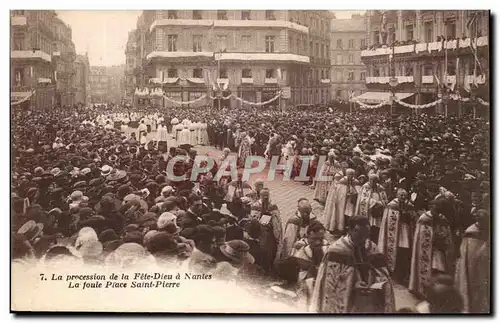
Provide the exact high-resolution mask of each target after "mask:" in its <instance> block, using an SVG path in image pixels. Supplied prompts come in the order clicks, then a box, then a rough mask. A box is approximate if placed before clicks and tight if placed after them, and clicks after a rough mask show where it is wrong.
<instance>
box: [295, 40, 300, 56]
mask: <svg viewBox="0 0 500 323" xmlns="http://www.w3.org/2000/svg"><path fill="white" fill-rule="evenodd" d="M295 49H296V50H297V54H301V53H302V51H301V49H300V39H298V38H297V47H296V48H295Z"/></svg>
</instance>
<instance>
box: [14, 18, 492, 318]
mask: <svg viewBox="0 0 500 323" xmlns="http://www.w3.org/2000/svg"><path fill="white" fill-rule="evenodd" d="M171 11H172V10H169V11H168V12H171ZM268 11H272V10H268ZM153 12H154V11H153ZM159 12H163V11H159ZM172 12H173V11H172ZM186 12H187V11H186ZM242 12H243V11H242ZM266 12H267V11H266ZM399 12H401V10H399ZM143 14H145V13H143ZM169 14H170V13H169ZM373 15H375V16H376V15H377V13H373ZM371 17H373V16H371ZM384 17H386V16H385V15H384ZM474 17H476V18H475V19H479V16H474ZM169 19H170V18H169ZM172 19H177V18H172ZM384 19H386V18H384ZM334 20H335V19H333V20H332V21H334ZM294 23H295V22H294ZM299 26H301V27H303V26H302V25H299ZM211 28H213V26H212V27H211ZM457 28H458V27H457ZM464 28H465V27H464ZM169 37H170V36H169ZM169 39H170V38H169ZM172 39H173V38H172ZM169 44H170V43H169ZM169 46H170V45H169ZM402 46H403V45H402ZM404 46H406V45H404ZM414 48H415V46H414ZM373 50H376V49H373ZM221 55H223V53H222V52H221ZM473 59H474V58H473ZM218 62H219V63H220V60H219V61H218ZM485 70H486V67H484V66H483V72H484V71H485ZM220 72H221V69H220V68H219V70H218V74H220ZM281 73H283V71H281V72H280V74H281ZM170 76H171V77H169V80H168V82H169V83H168V84H166V83H165V84H164V85H163V86H164V88H165V90H164V91H163V90H162V92H161V93H162V94H161V95H162V96H165V98H167V99H168V100H167V99H165V100H159V99H158V96H157V95H155V96H151V98H150V99H148V100H147V101H144V95H143V94H142V93H143V92H141V91H142V90H139V92H140V93H141V94H140V95H136V96H135V97H134V103H133V104H116V103H114V104H113V103H109V104H106V105H105V106H104V105H101V104H88V105H76V104H75V105H71V106H57V105H51V106H50V108H48V109H42V108H38V107H37V105H36V103H37V101H36V100H37V99H36V97H32V98H31V99H30V100H28V101H23V102H21V103H19V104H13V105H11V109H12V114H11V128H12V142H11V148H12V165H11V167H12V169H11V179H12V180H11V238H12V239H11V241H12V242H11V244H12V245H11V247H12V270H13V271H16V270H21V269H22V268H29V267H34V266H38V265H40V264H44V265H53V266H58V265H59V264H62V263H71V264H72V265H75V266H97V267H102V268H105V267H111V266H113V268H115V267H116V268H122V269H134V268H140V266H144V265H145V266H159V267H160V268H172V267H175V268H183V269H186V270H190V271H191V272H193V273H197V274H203V275H208V274H210V275H212V276H213V277H217V279H220V280H221V281H231V282H236V283H237V284H240V283H241V285H242V286H247V287H245V288H248V291H249V293H251V294H254V295H260V296H261V297H264V298H265V299H269V300H272V301H273V302H277V303H282V304H284V305H287V306H291V307H292V308H293V309H294V311H293V312H295V313H311V314H313V313H336V314H350V313H367V314H373V313H407V314H411V313H413V314H443V313H446V314H459V313H462V314H477V313H483V314H484V313H490V312H491V307H490V298H491V295H490V284H491V273H490V264H491V254H490V251H491V236H490V232H491V228H490V223H491V217H490V214H491V206H490V201H491V197H490V181H491V173H490V170H491V164H490V160H491V155H490V121H489V113H488V112H486V113H480V111H484V109H485V104H487V105H488V106H489V102H487V101H486V100H487V99H489V97H483V98H481V99H480V100H479V99H478V98H476V97H474V96H471V97H469V98H468V100H460V99H459V100H456V101H457V102H456V105H453V104H452V103H451V102H450V104H449V105H448V103H447V104H446V111H445V110H443V109H441V108H442V107H443V99H442V98H440V99H438V101H439V102H438V103H436V104H433V105H428V104H425V103H424V104H422V105H417V104H416V103H414V104H410V105H411V107H410V108H408V107H407V106H405V105H404V104H400V103H399V101H398V102H396V101H397V100H400V99H394V100H393V99H391V100H390V101H391V102H388V101H383V102H382V103H378V104H377V106H378V105H380V107H383V108H379V107H376V108H366V106H367V105H370V104H368V103H362V102H361V100H362V98H359V97H358V98H354V97H351V98H350V100H349V105H351V104H352V105H353V106H355V107H356V108H355V109H352V107H351V106H349V107H347V109H346V107H345V105H344V104H343V103H339V101H335V102H330V103H327V104H318V105H317V106H315V107H307V108H306V109H304V108H303V107H302V106H300V105H289V104H288V103H287V101H286V100H287V99H284V92H283V91H282V90H278V91H276V92H275V93H278V94H277V95H276V96H275V97H269V98H267V99H266V98H262V100H254V101H252V100H251V98H246V99H242V98H241V96H240V95H239V94H237V92H233V93H234V94H232V96H233V99H230V96H229V95H226V94H223V92H224V91H226V90H225V89H227V87H224V86H222V87H215V90H216V91H219V93H218V95H216V96H214V97H208V96H209V95H208V94H207V95H206V97H204V98H203V99H199V100H198V99H197V98H194V99H192V100H184V101H185V102H184V103H183V98H185V97H186V96H183V95H180V97H175V98H174V97H173V96H170V97H168V93H169V92H168V91H167V88H168V87H169V86H172V84H171V83H175V82H177V81H179V82H180V80H172V79H173V78H174V77H173V76H172V75H170ZM161 79H162V80H163V79H164V77H163V75H162V77H161ZM283 79H284V77H283V76H280V81H281V80H283ZM184 81H186V80H184ZM184 81H183V82H184ZM162 82H163V81H162ZM186 82H187V81H186ZM191 83H195V82H191ZM157 86H158V85H156V84H155V85H151V86H150V90H149V92H148V91H145V92H148V93H150V94H151V93H153V92H154V93H159V92H157V91H156V90H154V89H156V88H157ZM134 91H135V92H134V93H137V91H138V90H137V89H135V90H134ZM205 91H207V90H206V89H205ZM472 91H474V90H472ZM145 92H144V93H145ZM353 93H354V92H353ZM366 93H369V92H366ZM386 93H387V92H386ZM457 95H458V94H457ZM224 96H226V99H224V98H223V97H224ZM236 97H237V98H240V99H241V100H237V99H234V98H236ZM395 97H397V96H395ZM189 98H190V97H189ZM282 99H283V101H285V102H282V101H281V100H282ZM193 100H195V101H196V100H197V101H198V104H193ZM204 100H206V101H204ZM401 100H403V99H401ZM451 100H452V99H450V101H451ZM160 101H161V104H159V103H158V102H160ZM236 101H237V104H234V102H236ZM358 101H359V102H358ZM26 102H28V104H26ZM169 102H170V103H169ZM179 102H180V103H181V104H180V106H178V104H177V103H179ZM203 102H207V103H206V104H204V103H203ZM401 102H403V101H401ZM261 103H263V104H261ZM169 104H172V105H171V106H169ZM176 104H177V106H176ZM388 105H389V106H390V109H385V108H387V106H388ZM407 105H408V103H407ZM436 105H439V109H438V108H436ZM452 107H456V111H452V110H453V109H454V108H453V109H452ZM464 107H470V108H464ZM405 109H406V110H405ZM416 110H418V111H416ZM259 165H261V166H262V167H260V166H259ZM260 296H259V297H260Z"/></svg>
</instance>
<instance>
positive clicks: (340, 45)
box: [337, 39, 342, 49]
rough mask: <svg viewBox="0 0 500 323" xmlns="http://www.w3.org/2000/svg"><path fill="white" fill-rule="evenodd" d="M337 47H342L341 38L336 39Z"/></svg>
mask: <svg viewBox="0 0 500 323" xmlns="http://www.w3.org/2000/svg"><path fill="white" fill-rule="evenodd" d="M337 48H338V49H342V39H337Z"/></svg>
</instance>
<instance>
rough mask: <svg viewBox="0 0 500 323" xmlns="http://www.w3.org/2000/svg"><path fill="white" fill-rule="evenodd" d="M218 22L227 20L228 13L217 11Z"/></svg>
mask: <svg viewBox="0 0 500 323" xmlns="http://www.w3.org/2000/svg"><path fill="white" fill-rule="evenodd" d="M217 20H227V11H226V10H217Z"/></svg>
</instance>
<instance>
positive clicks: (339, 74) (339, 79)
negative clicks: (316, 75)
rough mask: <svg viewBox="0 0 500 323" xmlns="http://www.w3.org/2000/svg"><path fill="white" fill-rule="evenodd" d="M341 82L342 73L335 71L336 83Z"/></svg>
mask: <svg viewBox="0 0 500 323" xmlns="http://www.w3.org/2000/svg"><path fill="white" fill-rule="evenodd" d="M342 80H343V75H342V71H337V82H341V81H342Z"/></svg>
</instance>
